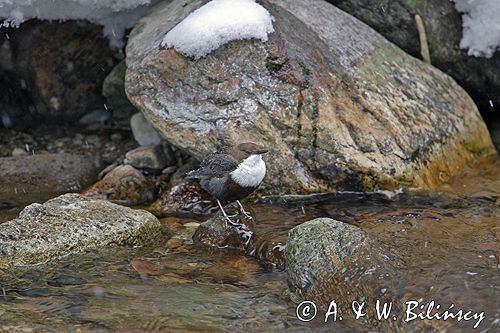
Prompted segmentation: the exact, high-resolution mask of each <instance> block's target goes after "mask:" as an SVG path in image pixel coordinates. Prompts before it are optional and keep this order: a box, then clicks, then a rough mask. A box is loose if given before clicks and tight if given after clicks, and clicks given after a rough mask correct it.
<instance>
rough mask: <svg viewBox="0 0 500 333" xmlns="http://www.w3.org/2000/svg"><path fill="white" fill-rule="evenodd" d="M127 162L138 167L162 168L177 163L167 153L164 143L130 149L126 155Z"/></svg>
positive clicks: (125, 161)
mask: <svg viewBox="0 0 500 333" xmlns="http://www.w3.org/2000/svg"><path fill="white" fill-rule="evenodd" d="M124 163H125V164H129V165H131V166H133V167H134V168H137V169H148V170H157V171H159V170H162V169H164V168H166V167H167V166H172V165H175V164H176V161H175V159H174V160H173V159H172V157H171V156H168V155H167V154H165V149H164V147H163V145H162V144H159V145H151V146H143V147H139V148H136V149H134V150H131V151H129V152H128V153H127V154H126V155H125V160H124Z"/></svg>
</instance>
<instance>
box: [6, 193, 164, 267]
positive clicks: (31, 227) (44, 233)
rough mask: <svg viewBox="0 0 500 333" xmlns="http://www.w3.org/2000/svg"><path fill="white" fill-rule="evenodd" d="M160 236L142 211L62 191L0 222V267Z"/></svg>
mask: <svg viewBox="0 0 500 333" xmlns="http://www.w3.org/2000/svg"><path fill="white" fill-rule="evenodd" d="M161 237H162V236H161V231H160V223H159V221H158V220H157V219H156V218H155V217H154V216H153V215H152V214H150V213H148V212H146V211H143V210H132V209H130V208H127V207H122V206H119V205H115V204H113V203H110V202H107V201H103V200H92V199H90V198H86V197H84V196H81V195H79V194H65V195H62V196H60V197H57V198H54V199H51V200H49V201H47V202H46V203H44V204H43V205H41V204H32V205H30V206H27V207H26V208H24V209H23V211H21V213H20V214H19V217H18V218H17V219H14V220H11V221H9V222H7V223H3V224H1V225H0V268H5V267H8V266H10V265H29V264H38V263H42V262H47V261H49V260H54V259H56V258H58V257H60V256H66V255H68V254H71V253H78V252H83V251H87V250H93V249H100V248H105V247H109V246H112V245H132V246H143V245H146V244H153V243H156V242H157V241H159V240H160V239H161Z"/></svg>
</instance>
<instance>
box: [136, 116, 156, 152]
mask: <svg viewBox="0 0 500 333" xmlns="http://www.w3.org/2000/svg"><path fill="white" fill-rule="evenodd" d="M130 127H131V128H132V134H133V135H134V139H135V141H137V143H138V144H140V145H141V146H149V145H157V144H159V143H160V142H161V137H160V135H159V134H158V132H156V130H155V129H154V128H153V127H152V126H151V124H149V122H148V121H147V120H146V118H144V115H143V114H142V113H140V112H139V113H136V114H134V115H133V116H132V118H130Z"/></svg>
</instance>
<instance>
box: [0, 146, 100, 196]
mask: <svg viewBox="0 0 500 333" xmlns="http://www.w3.org/2000/svg"><path fill="white" fill-rule="evenodd" d="M100 164H101V163H100V161H99V159H97V158H96V157H95V156H92V155H88V156H87V155H73V154H39V155H22V156H14V157H2V158H0V206H25V205H27V204H30V203H32V202H36V201H45V200H47V199H50V198H53V197H55V196H58V195H60V194H63V193H67V192H79V191H81V190H82V189H83V188H84V187H85V186H88V185H90V184H91V183H92V182H93V181H95V180H96V179H97V174H98V173H99V167H100Z"/></svg>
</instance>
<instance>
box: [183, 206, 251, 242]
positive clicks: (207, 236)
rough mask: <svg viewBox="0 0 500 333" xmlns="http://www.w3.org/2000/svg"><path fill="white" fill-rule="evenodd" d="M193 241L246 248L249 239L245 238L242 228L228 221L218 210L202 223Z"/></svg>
mask: <svg viewBox="0 0 500 333" xmlns="http://www.w3.org/2000/svg"><path fill="white" fill-rule="evenodd" d="M245 234H246V232H245ZM249 236H251V234H249ZM193 241H194V242H195V243H196V244H202V245H205V246H210V247H219V248H224V247H232V248H239V249H245V243H246V241H247V239H245V240H243V238H242V230H240V229H238V228H237V227H235V226H233V225H231V224H229V223H227V222H226V221H225V220H224V217H223V216H222V213H221V212H220V211H218V212H217V213H215V215H214V216H213V217H211V218H210V219H208V220H207V221H205V222H203V223H201V224H200V226H199V227H198V229H196V231H195V233H194V235H193Z"/></svg>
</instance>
